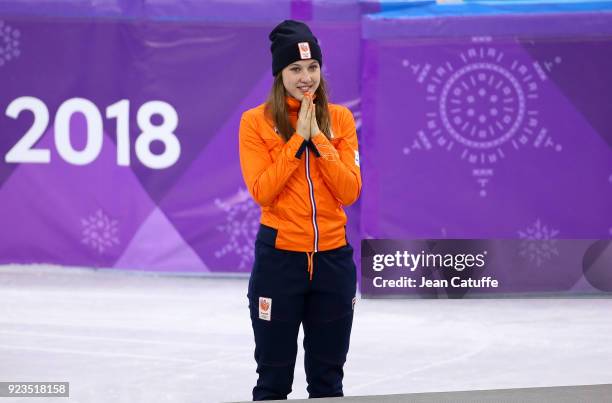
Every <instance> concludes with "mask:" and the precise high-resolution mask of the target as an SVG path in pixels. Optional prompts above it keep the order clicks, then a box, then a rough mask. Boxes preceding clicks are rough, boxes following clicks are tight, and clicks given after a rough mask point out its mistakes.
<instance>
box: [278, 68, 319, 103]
mask: <svg viewBox="0 0 612 403" xmlns="http://www.w3.org/2000/svg"><path fill="white" fill-rule="evenodd" d="M282 76H283V85H284V86H285V90H286V91H287V93H288V94H289V95H291V96H292V97H293V98H295V99H297V100H298V101H301V100H302V98H303V97H304V93H305V92H310V93H311V94H314V93H315V91H316V90H317V88H319V83H320V82H321V69H320V68H319V62H318V61H316V60H315V59H308V60H298V61H296V62H294V63H291V64H290V65H288V66H287V67H285V68H284V69H283V70H282Z"/></svg>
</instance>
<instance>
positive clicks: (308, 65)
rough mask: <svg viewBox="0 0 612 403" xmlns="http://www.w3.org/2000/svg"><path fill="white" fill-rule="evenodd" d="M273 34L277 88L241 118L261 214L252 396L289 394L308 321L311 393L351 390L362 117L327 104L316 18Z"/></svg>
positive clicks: (245, 160) (243, 147)
mask: <svg viewBox="0 0 612 403" xmlns="http://www.w3.org/2000/svg"><path fill="white" fill-rule="evenodd" d="M269 37H270V40H271V41H272V45H271V51H272V74H273V76H274V84H273V86H272V90H271V93H270V96H269V98H268V100H267V102H265V103H264V104H262V105H259V106H258V107H256V108H253V109H250V110H248V111H247V112H245V113H244V114H243V115H242V119H241V122H240V164H241V168H242V174H243V177H244V181H245V183H246V185H247V188H248V190H249V192H250V194H251V195H252V196H253V199H254V200H255V201H256V202H257V203H258V204H259V205H260V206H261V212H262V213H261V225H260V228H259V232H258V234H257V239H256V241H255V263H254V265H253V270H252V273H251V278H250V281H249V290H248V298H249V308H250V312H251V322H252V326H253V332H254V335H255V360H256V362H257V373H258V374H259V379H258V380H257V385H256V386H255V388H254V389H253V400H271V399H286V398H287V395H288V394H289V393H290V392H291V386H292V383H293V371H294V367H295V358H296V354H297V337H298V331H299V326H300V323H302V325H303V328H304V354H305V357H304V367H305V371H306V380H307V382H308V388H307V390H308V393H309V397H311V398H315V397H333V396H343V391H342V378H343V375H344V373H343V366H344V362H345V361H346V355H347V353H348V348H349V339H350V333H351V326H352V323H353V308H354V303H355V290H356V274H355V264H354V262H353V248H352V247H351V246H350V245H349V243H348V242H347V239H346V232H345V225H346V215H345V213H344V211H343V209H342V206H346V205H349V204H351V203H353V202H355V201H356V200H357V198H358V197H359V194H360V192H361V173H360V170H359V152H358V147H357V134H356V131H355V122H354V119H353V116H352V114H351V112H350V111H349V110H348V109H347V108H345V107H343V106H340V105H334V104H328V102H327V93H326V88H325V81H324V80H323V77H322V76H321V66H322V62H323V59H322V54H321V49H320V47H319V45H318V42H317V39H316V38H315V37H314V36H313V34H312V32H311V31H310V29H309V28H308V26H306V25H305V24H303V23H301V22H298V21H292V20H286V21H283V22H282V23H281V24H279V25H278V26H277V27H276V28H274V30H273V31H272V32H271V33H270V36H269Z"/></svg>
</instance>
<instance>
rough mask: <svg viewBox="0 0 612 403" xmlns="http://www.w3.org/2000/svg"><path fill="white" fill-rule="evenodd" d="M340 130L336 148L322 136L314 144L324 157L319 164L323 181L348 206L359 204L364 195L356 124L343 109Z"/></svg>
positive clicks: (317, 137)
mask: <svg viewBox="0 0 612 403" xmlns="http://www.w3.org/2000/svg"><path fill="white" fill-rule="evenodd" d="M340 130H341V133H340V135H339V136H338V140H337V142H336V145H335V146H334V144H332V142H330V141H329V140H328V139H327V137H325V135H323V134H322V133H319V134H317V135H316V136H313V137H312V142H313V143H314V145H315V146H316V148H317V150H318V151H319V154H320V157H319V158H318V159H317V163H318V164H319V166H320V167H321V172H322V176H323V180H324V181H325V183H326V184H327V186H328V187H329V188H330V190H331V191H332V193H333V195H334V196H335V197H336V198H337V199H338V200H340V202H341V203H342V204H343V205H345V206H348V205H350V204H353V203H354V202H355V201H357V199H358V198H359V194H360V193H361V169H360V167H359V166H360V164H359V146H358V144H357V131H356V129H355V120H354V119H353V114H352V113H351V112H350V111H349V110H348V109H346V108H343V114H342V118H341V129H340Z"/></svg>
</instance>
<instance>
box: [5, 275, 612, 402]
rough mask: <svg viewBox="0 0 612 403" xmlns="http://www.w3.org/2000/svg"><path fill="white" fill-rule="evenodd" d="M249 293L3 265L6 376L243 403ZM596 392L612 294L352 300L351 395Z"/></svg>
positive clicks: (249, 381)
mask: <svg viewBox="0 0 612 403" xmlns="http://www.w3.org/2000/svg"><path fill="white" fill-rule="evenodd" d="M246 288H247V280H246V279H216V278H196V277H170V276H153V275H147V274H142V273H129V272H114V271H108V270H90V269H77V268H58V267H48V266H0V381H58V382H59V381H69V382H70V395H71V398H70V401H71V402H96V403H97V402H100V403H108V402H115V403H119V402H126V403H127V402H129V403H133V402H220V401H238V400H249V399H250V397H251V389H252V387H253V385H254V383H255V380H256V373H255V361H254V359H253V348H254V342H253V336H252V330H251V325H250V320H249V315H248V308H247V299H246ZM301 337H302V336H301V334H300V342H299V343H300V344H299V345H300V350H301ZM599 383H612V300H611V299H563V300H562V299H525V300H518V299H517V300H360V301H359V302H358V303H357V305H356V310H355V321H354V325H353V333H352V339H351V350H350V352H349V357H348V362H347V364H346V366H345V382H344V384H345V388H344V391H345V394H346V395H375V394H387V393H388V394H391V393H411V392H435V391H450V390H472V389H497V388H515V387H536V386H556V385H580V384H599ZM293 389H294V392H293V393H292V394H291V395H290V398H304V397H307V393H306V391H305V389H306V381H305V375H304V369H303V353H302V352H301V351H300V353H298V357H297V363H296V371H295V381H294V388H293ZM5 400H6V401H7V402H9V401H23V402H27V403H34V402H39V401H43V400H44V399H39V398H23V399H21V400H17V399H2V401H5ZM47 401H53V402H60V401H67V400H65V399H58V398H55V399H47Z"/></svg>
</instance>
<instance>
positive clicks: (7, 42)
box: [0, 21, 21, 67]
mask: <svg viewBox="0 0 612 403" xmlns="http://www.w3.org/2000/svg"><path fill="white" fill-rule="evenodd" d="M20 37H21V32H19V30H18V29H15V28H13V27H11V26H10V25H6V24H5V23H4V21H0V67H2V66H4V65H5V64H6V63H7V62H9V61H11V60H12V59H16V58H18V57H19V55H20V54H21V51H20V50H19V38H20Z"/></svg>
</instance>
